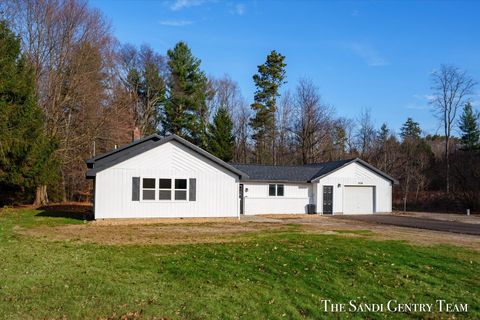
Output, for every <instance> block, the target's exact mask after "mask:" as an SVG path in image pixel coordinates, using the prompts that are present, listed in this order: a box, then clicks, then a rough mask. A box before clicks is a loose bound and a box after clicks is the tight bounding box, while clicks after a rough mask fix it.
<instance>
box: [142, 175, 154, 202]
mask: <svg viewBox="0 0 480 320" xmlns="http://www.w3.org/2000/svg"><path fill="white" fill-rule="evenodd" d="M142 199H143V200H155V179H152V178H143V179H142Z"/></svg>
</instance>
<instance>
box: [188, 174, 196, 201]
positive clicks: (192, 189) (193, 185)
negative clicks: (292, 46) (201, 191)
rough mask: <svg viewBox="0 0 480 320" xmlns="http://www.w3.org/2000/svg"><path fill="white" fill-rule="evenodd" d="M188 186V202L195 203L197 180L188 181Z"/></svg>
mask: <svg viewBox="0 0 480 320" xmlns="http://www.w3.org/2000/svg"><path fill="white" fill-rule="evenodd" d="M188 184H189V185H190V189H189V190H188V199H189V201H197V179H195V178H191V179H188Z"/></svg>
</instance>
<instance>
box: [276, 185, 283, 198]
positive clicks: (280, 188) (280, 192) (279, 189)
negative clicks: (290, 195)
mask: <svg viewBox="0 0 480 320" xmlns="http://www.w3.org/2000/svg"><path fill="white" fill-rule="evenodd" d="M277 197H283V184H277Z"/></svg>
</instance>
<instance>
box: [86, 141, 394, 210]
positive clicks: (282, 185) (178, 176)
mask: <svg viewBox="0 0 480 320" xmlns="http://www.w3.org/2000/svg"><path fill="white" fill-rule="evenodd" d="M86 162H87V167H88V170H87V174H86V176H87V178H89V179H93V181H94V214H95V218H96V219H106V218H150V217H152V218H153V217H155V218H158V217H169V218H172V217H240V215H241V214H245V215H255V214H298V213H318V214H372V213H377V212H391V211H392V185H393V184H396V183H398V182H397V181H396V180H395V179H394V178H392V177H390V176H389V175H387V174H385V173H384V172H382V171H380V170H378V169H376V168H375V167H373V166H371V165H370V164H368V163H366V162H365V161H363V160H361V159H358V158H355V159H349V160H341V161H333V162H327V163H318V164H309V165H303V166H302V165H298V166H271V165H254V164H228V163H226V162H224V161H222V160H220V159H218V158H217V157H215V156H213V155H212V154H210V153H208V152H206V151H205V150H203V149H201V148H199V147H197V146H195V145H193V144H192V143H190V142H188V141H186V140H184V139H182V138H180V137H178V136H176V135H171V136H168V137H160V136H158V135H151V136H148V137H145V138H143V139H139V140H137V141H134V142H133V143H131V144H129V145H126V146H124V147H122V148H118V149H115V150H112V151H110V152H107V153H104V154H101V155H99V156H96V157H94V158H92V159H89V160H87V161H86Z"/></svg>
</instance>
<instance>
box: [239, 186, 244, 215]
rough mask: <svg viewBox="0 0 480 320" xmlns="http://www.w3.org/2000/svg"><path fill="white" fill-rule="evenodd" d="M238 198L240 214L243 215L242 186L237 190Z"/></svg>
mask: <svg viewBox="0 0 480 320" xmlns="http://www.w3.org/2000/svg"><path fill="white" fill-rule="evenodd" d="M238 194H239V196H240V214H244V212H243V211H244V209H243V199H244V197H243V184H240V189H239V192H238Z"/></svg>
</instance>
